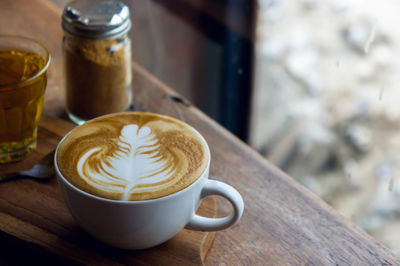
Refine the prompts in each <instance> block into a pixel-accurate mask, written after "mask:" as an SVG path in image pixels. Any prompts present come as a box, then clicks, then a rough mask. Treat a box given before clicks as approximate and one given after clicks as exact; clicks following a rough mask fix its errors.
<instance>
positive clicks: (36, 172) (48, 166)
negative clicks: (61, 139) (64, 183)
mask: <svg viewBox="0 0 400 266" xmlns="http://www.w3.org/2000/svg"><path fill="white" fill-rule="evenodd" d="M54 153H55V150H54V151H52V152H50V153H49V154H47V155H46V156H45V157H43V158H42V159H41V160H40V161H39V162H38V163H37V164H35V165H34V166H33V167H32V168H31V169H29V170H26V171H20V172H14V173H6V174H0V182H3V181H6V180H10V179H14V178H24V177H25V178H34V179H47V178H50V177H52V176H53V175H54V165H53V159H54Z"/></svg>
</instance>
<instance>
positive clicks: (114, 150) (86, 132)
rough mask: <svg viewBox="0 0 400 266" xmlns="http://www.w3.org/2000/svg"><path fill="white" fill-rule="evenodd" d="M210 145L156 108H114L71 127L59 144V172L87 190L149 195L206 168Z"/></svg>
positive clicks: (176, 187) (111, 195)
mask: <svg viewBox="0 0 400 266" xmlns="http://www.w3.org/2000/svg"><path fill="white" fill-rule="evenodd" d="M209 157H210V154H209V150H208V146H207V144H206V142H205V140H204V139H203V137H202V136H201V135H200V134H199V133H198V132H197V131H196V130H195V129H193V128H192V127H190V126H189V125H187V124H185V123H183V122H181V121H179V120H177V119H174V118H171V117H168V116H163V115H159V114H152V113H138V112H130V113H116V114H111V115H107V116H103V117H99V118H96V119H93V120H91V121H89V122H87V123H85V124H83V125H81V126H79V127H77V128H75V129H73V130H72V131H71V132H70V133H69V134H68V135H67V136H66V137H65V138H64V140H63V141H62V142H61V143H60V144H59V146H58V150H57V155H56V160H57V167H58V169H59V171H60V172H61V174H62V175H63V176H64V177H65V178H66V179H67V180H68V181H69V182H70V183H72V184H73V185H74V186H76V187H78V188H79V189H81V190H83V191H86V192H88V193H90V194H93V195H96V196H99V197H103V198H108V199H114V200H131V201H135V200H149V199H156V198H160V197H163V196H167V195H170V194H172V193H175V192H177V191H180V190H182V189H184V188H186V187H187V186H189V185H190V184H192V183H193V182H194V181H196V180H197V179H198V178H199V177H200V176H201V175H202V174H203V172H204V171H205V170H206V168H207V165H208V162H209V159H210V158H209Z"/></svg>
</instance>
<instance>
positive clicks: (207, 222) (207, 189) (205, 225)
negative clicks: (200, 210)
mask: <svg viewBox="0 0 400 266" xmlns="http://www.w3.org/2000/svg"><path fill="white" fill-rule="evenodd" d="M211 195H218V196H222V197H224V198H226V199H227V200H228V201H229V202H230V203H231V204H232V206H233V214H231V215H230V216H226V217H222V218H208V217H204V216H200V215H197V214H193V216H192V217H191V219H190V220H189V222H188V224H187V225H186V226H185V228H186V229H190V230H197V231H218V230H222V229H225V228H228V227H230V226H232V225H234V224H235V223H236V222H237V221H238V220H239V219H240V217H241V216H242V214H243V209H244V203H243V198H242V196H241V195H240V194H239V192H238V191H237V190H236V189H234V188H233V187H232V186H230V185H228V184H225V183H223V182H220V181H217V180H210V179H208V180H207V182H206V184H205V185H204V187H203V189H202V191H201V196H200V198H201V199H202V198H205V197H208V196H211Z"/></svg>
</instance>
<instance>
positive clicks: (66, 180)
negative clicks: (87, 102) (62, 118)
mask: <svg viewBox="0 0 400 266" xmlns="http://www.w3.org/2000/svg"><path fill="white" fill-rule="evenodd" d="M129 113H132V114H150V115H157V116H162V117H167V118H170V119H173V120H177V121H178V122H181V123H184V124H185V125H186V126H188V127H190V128H192V129H193V130H194V131H196V132H197V133H198V134H199V136H200V137H201V139H202V140H203V142H204V144H205V147H206V151H207V153H208V162H207V167H206V168H205V169H204V171H203V172H202V173H201V174H200V175H199V177H198V178H197V179H196V180H195V181H194V182H193V183H191V184H190V185H188V186H187V187H185V188H183V189H181V190H179V191H176V192H174V193H171V194H169V195H166V196H162V197H159V198H155V199H148V200H115V199H108V198H103V197H100V196H97V195H94V194H91V193H89V192H86V191H84V190H82V189H80V188H78V187H76V186H74V185H73V184H72V183H71V182H70V181H69V180H68V179H67V178H65V177H64V175H63V174H62V173H61V172H60V170H59V169H58V163H57V152H58V147H59V146H60V144H61V143H62V142H63V141H64V140H65V139H66V138H67V137H68V135H69V134H70V133H71V132H72V131H73V130H74V129H76V128H78V127H80V126H77V127H75V128H73V129H71V130H70V131H69V132H68V133H67V134H65V136H64V137H63V138H62V139H61V140H60V141H59V142H58V144H57V148H56V150H55V153H54V168H55V170H56V174H57V178H60V179H61V180H62V182H64V183H65V184H66V185H67V186H68V187H70V188H72V189H74V190H76V191H78V192H79V193H81V194H83V195H84V196H86V197H89V198H92V199H96V200H102V201H106V202H109V203H115V204H146V203H149V204H150V203H153V202H156V201H162V200H166V199H168V198H171V197H175V196H176V195H178V194H181V193H184V192H185V191H186V190H189V189H191V188H192V187H193V186H195V185H196V184H197V183H199V182H201V179H202V178H203V176H204V175H205V174H206V172H207V171H209V169H210V164H211V153H210V148H209V146H208V143H207V141H206V140H205V139H204V137H203V135H202V134H200V132H199V131H198V130H197V129H195V128H194V127H192V126H190V125H189V124H187V123H186V122H183V121H181V120H178V119H176V118H174V117H171V116H167V115H162V114H158V113H152V112H118V113H112V114H107V115H102V116H99V117H96V118H93V119H91V120H88V121H87V122H89V121H92V120H97V119H101V118H103V117H107V116H113V115H118V114H129ZM82 125H84V124H82Z"/></svg>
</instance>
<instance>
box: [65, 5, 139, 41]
mask: <svg viewBox="0 0 400 266" xmlns="http://www.w3.org/2000/svg"><path fill="white" fill-rule="evenodd" d="M62 27H63V29H64V31H65V32H66V33H69V34H71V35H74V36H78V37H82V38H88V39H99V40H102V39H109V38H113V37H116V36H118V35H122V34H124V33H126V32H128V31H129V29H130V27H131V20H130V18H129V8H128V7H127V6H126V5H125V4H123V3H121V2H118V1H113V0H79V1H73V2H70V3H69V4H68V5H67V6H66V7H65V8H64V12H63V15H62Z"/></svg>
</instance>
